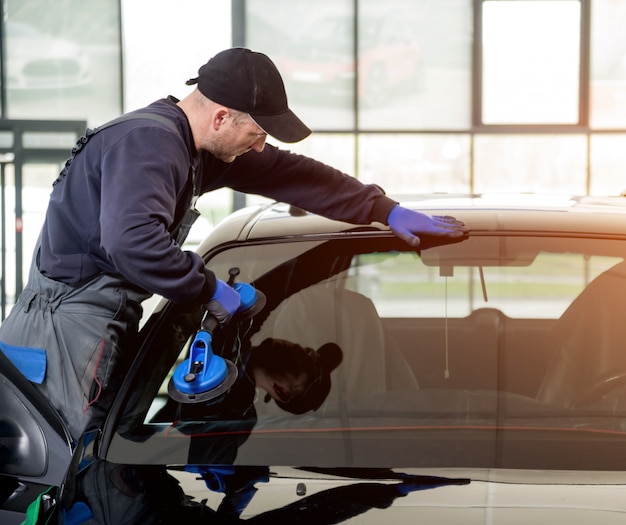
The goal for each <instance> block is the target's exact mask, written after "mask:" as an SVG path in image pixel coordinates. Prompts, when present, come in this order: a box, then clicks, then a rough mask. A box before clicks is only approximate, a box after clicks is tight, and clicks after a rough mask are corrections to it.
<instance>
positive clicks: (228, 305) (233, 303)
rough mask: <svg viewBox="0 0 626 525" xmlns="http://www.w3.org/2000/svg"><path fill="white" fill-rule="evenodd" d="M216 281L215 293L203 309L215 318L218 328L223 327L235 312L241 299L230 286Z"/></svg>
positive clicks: (218, 280)
mask: <svg viewBox="0 0 626 525" xmlns="http://www.w3.org/2000/svg"><path fill="white" fill-rule="evenodd" d="M216 281H217V285H216V287H215V293H214V294H213V297H211V299H210V300H209V302H208V303H207V304H205V305H204V308H205V309H206V311H207V312H208V313H209V314H210V315H212V316H213V317H215V319H216V320H217V322H218V323H219V324H220V326H225V325H227V324H228V322H229V321H230V320H231V318H232V316H233V315H235V313H236V312H237V309H238V308H239V305H240V303H241V298H240V297H239V294H238V293H237V292H236V291H235V289H234V288H233V287H232V286H229V285H228V284H226V283H225V282H224V281H222V280H220V279H217V280H216Z"/></svg>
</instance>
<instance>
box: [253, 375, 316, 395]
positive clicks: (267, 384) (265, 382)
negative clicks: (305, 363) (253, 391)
mask: <svg viewBox="0 0 626 525" xmlns="http://www.w3.org/2000/svg"><path fill="white" fill-rule="evenodd" d="M254 377H255V382H256V385H257V386H258V387H260V388H262V389H263V390H265V391H266V392H267V393H268V394H269V395H270V396H271V397H272V398H273V399H274V401H280V402H281V403H288V402H289V401H291V400H292V399H294V398H295V397H298V396H299V395H301V394H302V393H303V392H304V390H305V388H306V384H307V376H306V374H305V373H302V374H299V375H296V374H291V373H286V374H272V373H271V372H268V371H266V370H257V371H255V373H254Z"/></svg>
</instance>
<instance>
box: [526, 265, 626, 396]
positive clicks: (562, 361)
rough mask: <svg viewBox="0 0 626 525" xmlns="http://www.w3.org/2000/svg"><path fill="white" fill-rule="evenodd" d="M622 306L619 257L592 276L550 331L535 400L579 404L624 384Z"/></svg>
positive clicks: (623, 271)
mask: <svg viewBox="0 0 626 525" xmlns="http://www.w3.org/2000/svg"><path fill="white" fill-rule="evenodd" d="M625 312H626V263H619V264H617V265H615V266H613V267H611V268H609V269H608V270H607V271H605V272H604V273H602V274H600V275H599V276H597V277H596V278H595V279H594V280H593V281H592V282H591V283H590V284H589V285H588V286H587V287H586V288H585V289H584V290H583V291H582V293H581V294H580V295H579V296H578V297H577V298H576V299H575V300H574V301H573V302H572V304H571V305H570V306H569V307H568V308H567V310H566V311H565V312H564V313H563V315H562V316H561V318H560V319H559V320H558V321H557V323H556V325H555V326H554V328H553V330H552V331H551V334H550V336H549V338H548V350H549V351H552V352H554V354H553V356H552V359H551V361H550V363H549V365H548V369H547V373H546V374H545V376H544V380H543V383H542V385H541V386H540V388H539V391H538V398H539V399H540V400H542V401H545V402H548V403H552V404H555V405H559V406H563V407H567V408H571V407H577V406H583V405H587V404H591V403H595V402H598V401H600V400H601V398H602V397H603V396H604V395H605V394H606V393H608V392H609V391H614V392H615V393H617V391H618V390H619V389H620V387H622V386H625V385H626V349H625V345H626V322H625V317H624V315H625ZM624 392H626V391H624V390H622V393H624Z"/></svg>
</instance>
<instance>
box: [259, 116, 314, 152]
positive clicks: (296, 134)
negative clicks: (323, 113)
mask: <svg viewBox="0 0 626 525" xmlns="http://www.w3.org/2000/svg"><path fill="white" fill-rule="evenodd" d="M250 116H251V117H252V118H253V119H254V121H255V122H256V123H257V124H258V125H259V126H260V127H261V129H263V131H265V132H266V133H267V134H268V135H271V136H272V137H274V138H276V139H278V140H280V141H281V142H286V143H288V144H293V143H294V142H300V141H301V140H303V139H305V138H307V137H308V136H309V135H310V134H311V130H310V129H309V128H308V127H307V126H306V125H305V124H304V122H302V121H301V120H300V119H299V118H298V117H297V116H296V115H295V113H294V112H293V111H291V110H287V111H285V112H284V113H280V114H279V115H258V114H252V113H251V114H250Z"/></svg>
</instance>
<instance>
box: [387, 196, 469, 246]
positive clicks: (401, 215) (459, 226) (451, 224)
mask: <svg viewBox="0 0 626 525" xmlns="http://www.w3.org/2000/svg"><path fill="white" fill-rule="evenodd" d="M387 223H388V224H389V227H390V228H391V231H392V232H393V233H395V234H396V236H398V237H399V238H400V239H402V240H404V241H406V242H407V243H408V244H409V245H411V246H412V247H413V248H419V246H420V244H421V241H420V238H419V235H420V234H422V235H433V236H437V237H452V238H456V237H463V236H465V235H467V232H468V229H467V226H465V224H464V223H463V222H462V221H459V220H458V219H455V218H454V217H450V216H448V215H444V216H440V215H434V216H430V215H426V214H424V213H420V212H418V211H413V210H409V209H408V208H403V207H402V206H400V205H399V204H396V205H395V206H394V207H393V208H392V209H391V211H390V212H389V216H388V217H387Z"/></svg>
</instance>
